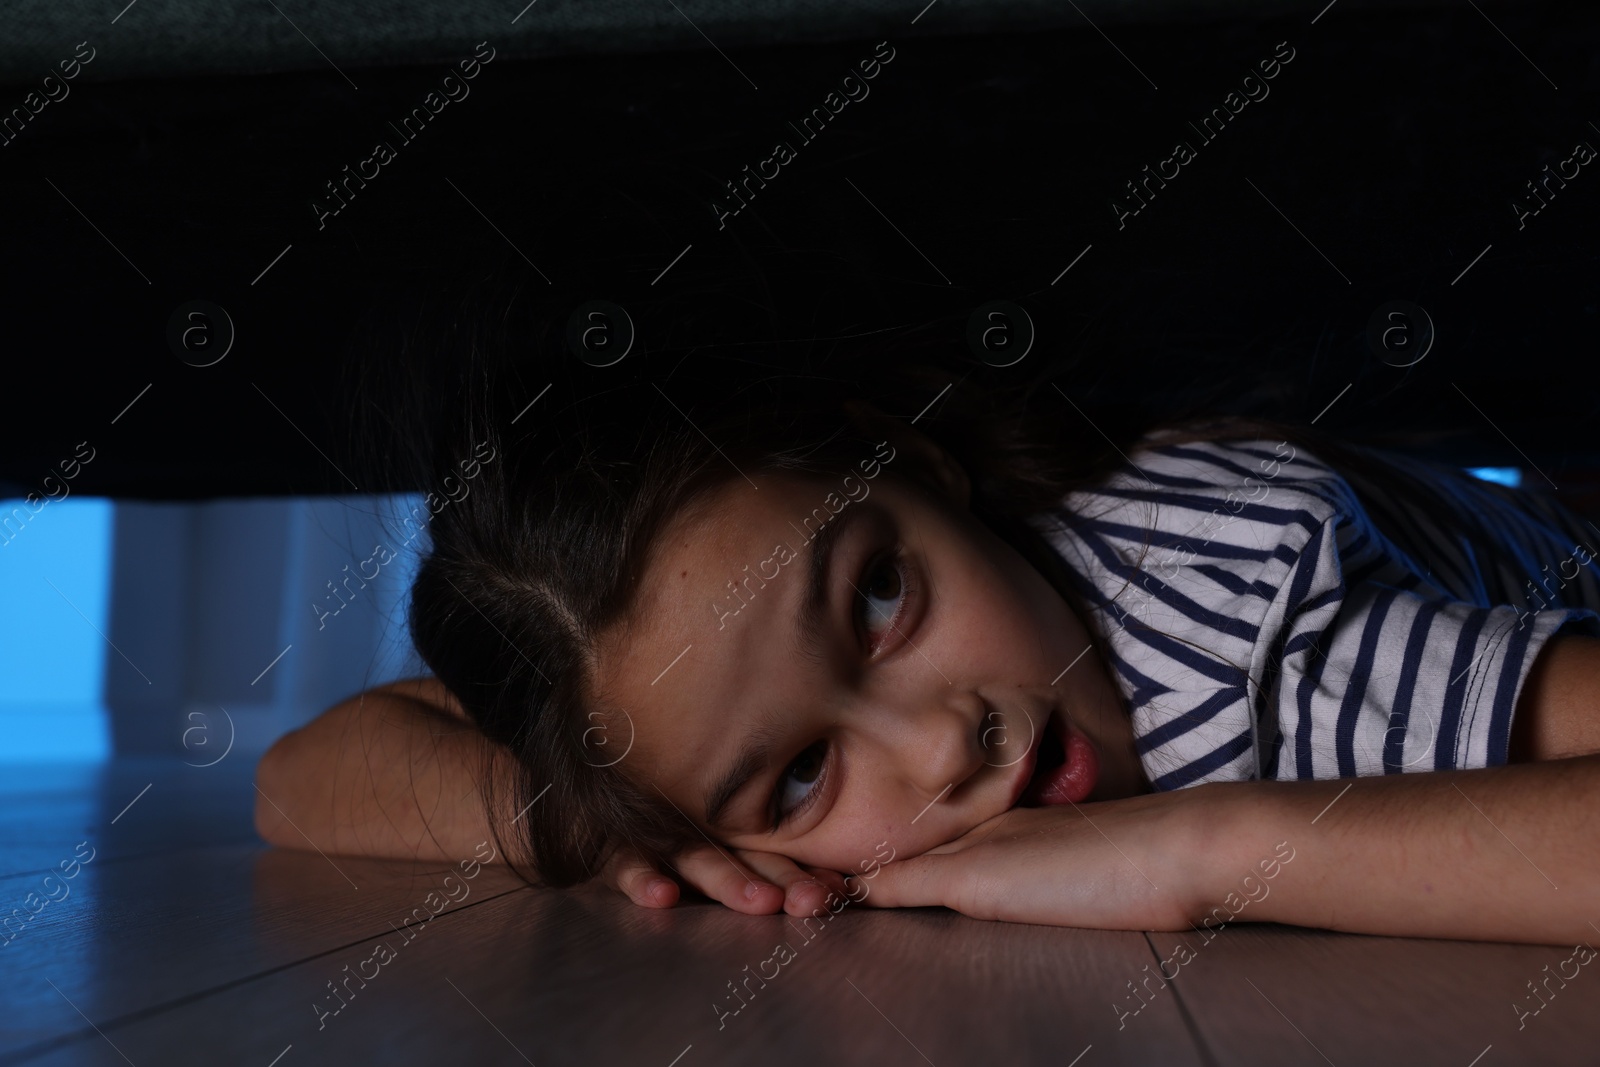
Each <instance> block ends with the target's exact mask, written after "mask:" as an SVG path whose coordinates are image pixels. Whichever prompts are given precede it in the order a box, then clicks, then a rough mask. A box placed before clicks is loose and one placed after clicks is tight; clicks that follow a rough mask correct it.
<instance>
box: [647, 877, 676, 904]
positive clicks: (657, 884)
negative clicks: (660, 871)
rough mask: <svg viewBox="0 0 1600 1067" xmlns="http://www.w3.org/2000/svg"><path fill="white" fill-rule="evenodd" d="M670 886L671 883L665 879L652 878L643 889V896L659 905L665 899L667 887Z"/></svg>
mask: <svg viewBox="0 0 1600 1067" xmlns="http://www.w3.org/2000/svg"><path fill="white" fill-rule="evenodd" d="M671 885H672V883H671V882H669V881H667V880H666V879H665V878H652V879H650V884H649V885H647V886H645V887H644V895H645V896H647V897H649V898H650V899H651V900H654V901H655V902H657V903H658V904H659V903H660V902H661V901H662V900H664V899H665V897H666V894H667V892H668V887H669V886H671Z"/></svg>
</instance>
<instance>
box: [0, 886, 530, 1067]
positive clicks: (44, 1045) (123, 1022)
mask: <svg viewBox="0 0 1600 1067" xmlns="http://www.w3.org/2000/svg"><path fill="white" fill-rule="evenodd" d="M532 888H533V886H528V885H520V886H516V887H514V888H512V889H507V890H506V891H505V892H503V893H496V894H495V895H494V896H492V897H485V898H484V899H482V900H480V901H478V902H477V903H474V904H463V905H462V906H461V907H459V908H451V909H450V910H449V911H445V912H440V913H439V914H438V915H437V916H435V918H440V919H442V918H444V917H445V916H446V915H458V914H460V913H461V912H464V911H469V910H471V909H472V908H476V907H479V906H480V905H483V904H487V903H489V902H490V901H491V900H499V899H500V898H501V897H505V896H510V895H511V894H512V893H520V892H523V891H524V890H527V889H532ZM428 921H429V922H432V921H433V920H432V919H430V920H428ZM383 936H384V935H383V934H373V935H371V936H369V937H362V938H357V939H356V940H354V941H347V942H346V943H344V944H342V945H337V946H335V947H333V948H330V949H328V950H327V951H325V952H316V953H313V954H311V955H309V956H306V957H303V958H301V959H297V960H293V961H291V962H289V963H284V964H280V965H278V966H277V967H269V968H267V969H266V970H264V971H259V972H257V973H255V974H251V975H246V976H245V977H242V978H234V979H231V980H230V981H227V982H224V983H222V984H221V985H218V986H213V987H211V988H210V989H204V990H200V991H197V992H194V993H186V994H184V995H183V996H181V997H176V998H174V999H172V1000H169V1001H166V1002H164V1003H161V1004H152V1005H150V1006H149V1007H147V1008H140V1009H138V1010H137V1011H131V1012H128V1013H126V1014H124V1015H118V1016H116V1017H114V1018H112V1019H109V1020H107V1021H105V1022H103V1023H100V1024H98V1025H99V1029H100V1031H109V1030H115V1029H117V1028H119V1027H123V1026H127V1025H128V1024H130V1023H136V1022H140V1021H142V1020H144V1019H148V1018H150V1017H152V1016H155V1015H160V1014H161V1013H162V1012H166V1011H171V1010H172V1009H174V1008H180V1007H183V1006H184V1005H185V1004H192V1003H194V1002H195V1001H197V1000H204V999H205V998H206V997H209V996H213V995H215V994H217V993H225V992H227V991H228V990H230V989H236V988H238V987H239V986H242V985H246V984H248V983H250V982H254V981H257V980H259V979H262V978H267V977H270V976H271V975H274V974H277V973H279V972H280V971H287V970H289V969H291V968H294V967H298V966H300V965H301V964H303V963H309V962H311V961H312V960H320V959H322V958H323V957H324V956H331V955H333V954H334V953H336V952H343V951H344V950H345V949H348V948H352V947H354V946H356V945H361V944H365V943H366V942H368V941H371V940H373V939H375V938H379V937H383ZM100 1036H103V1035H102V1034H101V1033H100V1032H99V1031H96V1030H95V1028H94V1026H90V1027H89V1028H87V1029H82V1030H74V1031H69V1032H68V1033H65V1034H61V1035H60V1036H57V1037H51V1038H46V1039H45V1040H44V1041H41V1042H38V1043H37V1044H33V1045H24V1046H22V1047H21V1048H18V1049H14V1050H13V1051H11V1052H7V1053H4V1054H0V1067H10V1065H11V1064H17V1063H25V1062H27V1061H28V1060H31V1059H37V1058H38V1057H40V1056H42V1055H44V1054H46V1053H49V1052H53V1051H55V1050H56V1049H58V1048H65V1047H66V1046H67V1045H70V1044H73V1043H74V1042H77V1041H82V1040H83V1039H84V1038H86V1037H100Z"/></svg>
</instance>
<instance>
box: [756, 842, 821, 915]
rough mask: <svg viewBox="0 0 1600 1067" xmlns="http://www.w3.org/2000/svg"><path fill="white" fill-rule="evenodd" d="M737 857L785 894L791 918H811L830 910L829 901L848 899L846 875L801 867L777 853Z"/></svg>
mask: <svg viewBox="0 0 1600 1067" xmlns="http://www.w3.org/2000/svg"><path fill="white" fill-rule="evenodd" d="M735 855H736V856H737V857H738V858H739V859H740V860H742V861H744V863H745V864H747V865H748V866H749V867H751V868H752V869H753V870H755V871H756V872H757V873H758V874H759V875H761V876H762V877H763V878H765V879H767V881H769V882H771V883H772V884H773V885H776V886H778V887H779V888H781V889H782V890H783V892H784V897H783V910H784V911H785V912H787V913H788V914H790V915H795V916H801V915H810V914H811V913H812V912H814V911H816V910H817V909H819V908H821V909H827V908H828V906H829V903H830V901H837V899H838V897H841V896H845V895H846V893H845V884H844V875H842V874H840V873H838V872H837V871H830V870H827V869H825V868H822V867H801V866H799V865H798V864H796V863H795V862H794V861H793V860H791V859H790V858H789V857H788V856H783V855H780V854H778V853H776V852H753V851H746V850H744V849H740V850H738V851H737V852H736V853H735Z"/></svg>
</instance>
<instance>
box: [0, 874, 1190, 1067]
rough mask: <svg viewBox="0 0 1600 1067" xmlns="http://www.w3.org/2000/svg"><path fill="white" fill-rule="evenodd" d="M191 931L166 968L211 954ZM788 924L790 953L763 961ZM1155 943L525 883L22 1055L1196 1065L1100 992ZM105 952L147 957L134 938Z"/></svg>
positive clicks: (1178, 1033) (84, 1059)
mask: <svg viewBox="0 0 1600 1067" xmlns="http://www.w3.org/2000/svg"><path fill="white" fill-rule="evenodd" d="M278 888H279V889H280V890H282V891H284V892H286V893H288V892H293V890H291V889H288V888H286V887H284V886H279V887H278ZM312 900H313V898H312V897H310V896H308V897H307V900H306V903H307V905H308V906H310V905H311V904H312ZM808 938H809V940H808ZM185 941H186V942H188V943H191V944H193V946H194V947H193V948H189V947H185V946H184V945H178V946H175V948H176V949H177V951H176V952H175V953H174V954H173V957H172V959H171V960H170V961H169V962H168V964H167V966H169V967H173V968H177V969H182V968H184V967H187V966H192V965H194V964H195V963H196V962H197V961H198V957H199V956H200V955H203V954H204V952H205V951H206V949H205V948H204V947H203V943H196V942H195V941H193V940H191V939H188V938H186V939H185ZM380 941H381V942H383V943H384V944H385V945H387V946H388V953H389V955H387V956H386V957H383V958H384V959H386V960H387V962H382V961H381V959H380V955H381V954H379V953H378V949H377V946H378V944H379V942H380ZM779 941H786V942H787V943H788V944H789V945H790V946H792V951H793V956H792V958H789V959H788V962H787V963H784V964H782V965H779V964H777V963H776V962H774V963H772V964H768V965H766V966H765V967H764V968H763V966H762V961H764V960H766V959H768V958H769V957H771V956H772V954H773V949H774V946H775V945H776V944H777V943H778V942H779ZM1151 958H1152V957H1151V955H1150V952H1149V947H1148V945H1147V944H1146V942H1145V939H1144V937H1143V936H1142V935H1140V934H1136V933H1125V932H1112V931H1080V930H1067V929H1058V928H1046V927H1030V926H1023V925H1017V924H1003V923H986V922H978V921H974V920H969V919H966V918H963V917H961V916H958V915H955V914H954V913H952V912H948V911H944V910H942V909H901V910H895V911H882V912H879V911H869V910H855V911H853V910H852V909H851V908H850V907H845V908H844V910H843V911H842V912H841V913H840V914H839V915H838V916H836V917H831V918H828V919H827V920H826V921H821V920H814V921H813V922H811V923H808V924H801V923H799V922H797V921H795V920H789V919H786V918H785V917H782V916H744V915H738V914H735V913H733V912H730V911H729V910H727V909H726V908H723V907H721V906H720V905H713V904H701V905H695V906H687V907H680V908H676V909H671V910H667V911H651V910H647V909H641V908H637V907H635V906H634V905H632V904H629V903H628V902H626V901H625V900H623V899H622V898H621V897H619V896H617V895H616V894H614V893H612V892H610V891H608V890H604V889H602V888H599V887H587V888H583V889H579V890H571V891H565V892H559V891H546V890H524V891H519V892H514V893H510V894H507V895H505V896H501V897H497V898H494V899H489V900H485V901H484V902H482V903H481V904H478V905H477V906H475V907H474V906H468V907H466V908H463V909H462V910H459V911H456V912H453V913H449V914H446V915H441V916H440V917H439V918H438V919H437V920H435V924H434V925H432V926H430V927H429V928H425V929H424V930H423V932H422V933H421V934H419V935H417V936H416V937H415V938H414V939H413V940H411V941H407V940H405V939H404V938H402V937H401V936H400V935H398V934H395V933H392V932H391V933H390V934H389V935H387V936H384V937H378V938H373V939H371V940H369V941H366V942H363V943H361V944H358V945H351V946H349V947H346V948H342V949H340V950H338V951H336V952H333V953H330V954H328V955H325V956H322V957H318V958H316V959H311V960H307V961H305V962H303V963H300V964H297V965H295V966H291V967H287V968H285V969H282V970H279V971H276V972H274V973H271V974H267V975H265V976H263V977H262V978H260V979H258V980H255V981H251V982H248V983H245V984H243V985H239V986H234V987H231V988H226V989H223V990H221V991H219V992H216V993H214V994H212V995H209V996H205V997H201V998H197V999H194V1000H191V1001H187V1002H184V1003H182V1004H178V1005H175V1006H173V1007H171V1008H169V1009H167V1010H164V1011H160V1012H157V1013H154V1014H151V1015H146V1016H143V1017H134V1018H130V1019H125V1020H122V1021H120V1022H119V1021H117V1020H109V1021H108V1020H103V1019H99V1018H96V1017H95V1013H94V1012H93V1011H92V1010H90V1009H89V1007H88V1006H86V1005H82V1004H80V1005H79V1006H80V1007H83V1008H84V1009H85V1011H84V1014H85V1015H87V1016H89V1018H90V1019H93V1020H94V1022H95V1024H96V1025H98V1026H99V1027H100V1028H101V1030H103V1031H104V1033H103V1034H101V1033H98V1032H96V1031H95V1030H93V1029H90V1028H89V1027H88V1026H87V1025H86V1024H84V1023H83V1022H82V1020H81V1019H80V1020H79V1022H78V1024H77V1025H76V1026H74V1027H72V1028H71V1030H72V1031H73V1032H75V1034H76V1036H75V1037H73V1038H72V1039H71V1040H69V1041H67V1042H65V1043H61V1044H57V1045H55V1046H54V1047H50V1048H38V1047H36V1048H35V1049H34V1050H33V1053H34V1054H31V1055H28V1056H27V1057H26V1058H25V1060H19V1062H29V1063H38V1064H41V1065H45V1064H49V1065H54V1064H69V1063H70V1064H99V1063H105V1064H124V1063H127V1062H132V1063H134V1064H138V1065H141V1067H142V1065H144V1064H146V1063H165V1062H189V1061H192V1062H202V1061H203V1062H223V1063H260V1064H267V1063H269V1062H271V1061H272V1060H273V1058H274V1057H275V1056H278V1055H279V1054H280V1053H282V1052H283V1051H284V1050H285V1049H290V1046H292V1049H290V1051H289V1053H288V1055H287V1056H285V1058H284V1059H283V1060H282V1061H280V1065H279V1067H295V1065H296V1064H299V1063H305V1062H326V1063H335V1062H384V1063H399V1064H409V1063H417V1064H422V1063H429V1064H433V1063H440V1062H450V1063H471V1062H489V1063H520V1062H524V1058H525V1059H526V1061H527V1062H531V1063H535V1064H540V1065H543V1064H547V1063H630V1064H631V1063H639V1064H660V1065H662V1067H666V1065H669V1064H673V1063H674V1062H676V1063H677V1064H678V1067H695V1065H699V1064H723V1063H726V1064H748V1063H753V1062H761V1063H772V1064H780V1063H781V1064H790V1063H794V1064H802V1063H816V1062H833V1063H860V1062H872V1063H881V1064H884V1065H886V1067H889V1065H897V1064H905V1065H913V1064H916V1065H921V1064H926V1063H928V1062H932V1063H934V1064H937V1065H939V1067H950V1065H956V1064H995V1063H1003V1064H1026V1063H1051V1064H1063V1065H1064V1064H1067V1063H1069V1062H1072V1061H1073V1059H1074V1057H1077V1056H1079V1055H1080V1054H1082V1053H1084V1052H1085V1051H1086V1050H1087V1052H1088V1054H1087V1055H1085V1057H1084V1059H1083V1060H1082V1061H1081V1062H1082V1067H1091V1065H1094V1064H1144V1063H1152V1062H1160V1063H1164V1064H1167V1063H1170V1064H1198V1063H1200V1062H1201V1061H1200V1059H1199V1058H1198V1056H1197V1054H1196V1052H1195V1048H1194V1045H1193V1042H1192V1040H1191V1038H1190V1036H1189V1034H1188V1032H1187V1030H1186V1029H1185V1026H1184V1023H1183V1021H1182V1019H1181V1018H1180V1015H1179V1013H1178V1012H1177V1010H1176V1006H1175V1002H1174V1001H1172V1000H1171V999H1169V1000H1168V1001H1167V1002H1166V1003H1165V1004H1163V1005H1161V1006H1159V1007H1156V1006H1153V1007H1152V1008H1151V1010H1150V1011H1149V1012H1148V1013H1147V1014H1146V1015H1145V1016H1144V1017H1143V1018H1142V1019H1141V1025H1140V1026H1139V1027H1138V1028H1129V1029H1128V1030H1126V1031H1124V1032H1122V1033H1118V1032H1117V1030H1116V1019H1115V1017H1114V1016H1113V1014H1112V1013H1111V1012H1109V1011H1107V1010H1106V1008H1105V1003H1104V996H1103V991H1104V990H1105V989H1108V988H1110V987H1112V986H1113V985H1115V984H1118V983H1119V982H1120V980H1121V979H1122V978H1123V977H1124V976H1125V975H1132V974H1134V973H1136V972H1137V971H1138V970H1139V968H1140V967H1142V966H1143V965H1144V964H1146V963H1148V962H1149V961H1150V960H1151ZM104 963H105V964H106V965H107V966H110V967H115V968H125V967H133V966H137V964H136V962H135V960H134V959H133V958H132V955H131V953H130V954H127V955H126V956H122V957H119V958H115V959H109V958H108V959H107V960H105V961H104ZM148 966H149V965H148V964H146V967H147V968H148ZM347 967H348V968H349V970H348V971H347V970H346V969H345V968H347ZM746 967H749V968H750V970H749V971H746V970H745V968H746ZM762 970H764V971H765V973H766V974H767V975H768V976H770V977H769V978H768V979H767V980H766V981H765V983H764V987H763V983H762V981H761V980H760V979H759V978H750V979H749V984H748V985H747V986H745V987H744V988H746V989H747V990H749V992H748V993H747V994H746V996H747V998H748V999H747V1001H746V1002H744V1004H743V1007H742V1008H739V1010H738V1013H737V1014H724V1013H726V1012H728V1009H729V1007H732V1006H737V1005H739V1004H740V1001H739V1000H737V999H735V998H734V996H733V995H732V994H730V992H729V985H728V984H729V983H730V982H742V981H744V980H745V979H746V978H747V977H748V976H749V975H751V974H753V973H758V972H760V971H762ZM361 973H364V974H366V975H367V976H368V978H369V980H368V981H367V982H366V983H365V984H364V985H363V984H362V983H361V982H360V981H359V979H352V978H351V976H352V975H355V974H361ZM41 977H42V976H41ZM104 977H106V978H108V979H109V980H111V981H119V980H120V981H126V979H116V978H111V977H110V976H109V975H106V976H104ZM335 982H343V992H340V990H338V989H334V990H333V991H332V992H330V988H331V986H330V983H335ZM93 984H94V981H93V980H92V979H91V980H85V981H83V982H81V983H80V986H82V987H85V988H91V989H92V987H93ZM38 985H39V987H40V988H41V989H42V990H43V992H44V993H46V994H49V995H50V996H56V995H57V994H55V993H54V992H53V991H52V990H50V988H49V987H48V986H47V985H45V983H44V982H43V981H38ZM58 999H60V998H58ZM39 1000H42V997H40V998H37V999H36V1001H35V1002H36V1003H37V1002H38V1001H39ZM719 1003H720V1004H721V1005H722V1007H721V1008H720V1009H719V1008H718V1007H716V1006H715V1005H717V1004H719ZM335 1009H337V1011H336V1013H335ZM112 1042H114V1043H115V1048H113V1046H112ZM124 1056H125V1057H126V1059H124V1058H123V1057H124ZM680 1056H681V1059H680V1058H679V1057H680ZM1090 1057H1092V1058H1090Z"/></svg>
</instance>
